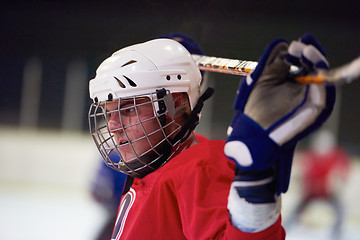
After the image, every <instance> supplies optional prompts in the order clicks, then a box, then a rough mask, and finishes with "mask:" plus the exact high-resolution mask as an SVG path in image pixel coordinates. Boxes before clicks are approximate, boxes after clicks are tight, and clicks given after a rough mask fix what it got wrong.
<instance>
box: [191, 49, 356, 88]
mask: <svg viewBox="0 0 360 240" xmlns="http://www.w3.org/2000/svg"><path fill="white" fill-rule="evenodd" d="M192 57H193V58H194V60H195V62H196V64H197V65H198V67H199V69H200V70H203V71H210V72H219V73H227V74H234V75H240V76H247V75H248V74H249V73H250V72H251V71H252V70H254V69H255V68H256V66H257V64H258V63H257V62H255V61H245V60H238V59H229V58H219V57H210V56H203V55H196V54H192ZM292 67H294V68H295V69H296V67H295V66H292ZM359 78H360V57H358V58H356V59H355V60H353V61H351V62H350V63H348V64H345V65H343V66H340V67H338V68H334V69H331V70H319V71H318V72H317V73H316V75H306V76H297V77H295V79H296V81H298V82H299V83H301V84H314V83H315V84H322V83H330V84H337V85H339V84H343V83H350V82H352V81H353V80H355V79H359Z"/></svg>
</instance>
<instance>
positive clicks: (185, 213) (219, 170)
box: [178, 141, 285, 240]
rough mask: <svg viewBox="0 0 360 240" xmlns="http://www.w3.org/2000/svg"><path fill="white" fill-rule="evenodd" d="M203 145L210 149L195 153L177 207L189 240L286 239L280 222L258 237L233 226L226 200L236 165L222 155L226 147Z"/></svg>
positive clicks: (217, 144)
mask: <svg viewBox="0 0 360 240" xmlns="http://www.w3.org/2000/svg"><path fill="white" fill-rule="evenodd" d="M215 142H216V141H215ZM201 145H207V146H203V147H201V148H200V147H199V146H198V147H197V148H196V149H194V151H192V161H196V164H194V165H192V166H193V167H192V168H191V169H187V171H186V172H184V175H185V176H184V178H183V181H182V183H181V185H180V187H179V189H178V204H179V210H180V215H181V222H182V224H183V226H182V228H183V232H184V235H185V236H186V238H187V239H194V240H195V239H197V240H198V239H244V240H246V239H259V240H260V239H261V240H280V239H284V238H285V232H284V229H283V228H282V226H281V219H280V218H279V219H278V221H277V222H276V223H275V224H274V225H272V226H271V227H270V228H268V229H266V230H264V231H261V232H258V233H246V232H242V231H240V230H238V229H237V228H235V227H233V226H232V225H231V222H230V220H229V216H228V210H227V197H228V194H229V189H230V184H231V182H232V179H233V178H234V168H235V165H234V164H233V162H231V161H230V160H228V159H227V158H226V157H225V156H224V154H223V152H222V151H219V149H223V144H219V143H216V144H214V141H210V142H207V143H206V144H205V143H203V144H201ZM189 153H190V152H189Z"/></svg>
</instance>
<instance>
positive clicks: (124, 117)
mask: <svg viewBox="0 0 360 240" xmlns="http://www.w3.org/2000/svg"><path fill="white" fill-rule="evenodd" d="M118 106H119V102H118V101H114V102H109V103H108V104H107V106H106V110H107V112H108V113H109V114H108V120H109V123H108V126H109V130H110V131H111V132H112V133H113V134H114V137H115V141H116V144H117V146H118V149H119V151H120V153H121V155H122V158H123V160H124V161H126V162H131V161H132V160H135V159H136V157H137V156H138V157H140V156H146V153H147V152H149V153H153V151H152V150H151V149H152V148H155V147H156V146H157V144H158V143H159V142H160V141H161V140H163V139H164V137H163V134H162V131H161V128H160V125H159V122H158V121H157V119H156V117H155V116H154V110H153V107H152V103H151V101H150V99H149V98H138V99H136V101H135V103H134V100H122V101H121V102H120V111H118ZM144 154H145V155H144Z"/></svg>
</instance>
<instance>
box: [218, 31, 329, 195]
mask: <svg viewBox="0 0 360 240" xmlns="http://www.w3.org/2000/svg"><path fill="white" fill-rule="evenodd" d="M290 64H293V65H297V66H298V67H300V70H301V73H302V74H309V73H312V72H314V71H315V70H316V69H318V68H327V67H328V62H327V60H326V58H325V54H324V51H323V50H322V48H321V46H320V45H319V43H318V42H317V41H316V40H315V38H314V37H312V36H311V35H305V36H303V37H302V38H301V39H299V40H298V41H293V42H292V43H291V44H290V46H289V45H288V43H287V42H286V41H285V40H283V39H277V40H275V41H273V42H272V43H271V44H270V45H269V46H268V48H267V49H266V50H265V52H264V53H263V55H262V57H261V58H260V60H259V63H258V65H257V67H256V69H255V70H254V71H253V72H252V73H251V74H249V75H248V76H247V77H246V79H245V81H243V82H242V84H241V85H240V88H239V91H238V93H237V97H236V100H235V105H234V109H235V110H236V111H237V113H236V115H235V117H234V118H233V121H232V123H231V125H230V127H229V130H228V139H227V142H226V145H225V148H224V153H225V155H226V156H227V157H228V158H230V159H231V160H233V161H234V162H235V163H236V165H237V167H238V168H239V169H240V170H241V172H244V171H245V172H246V171H252V170H256V171H267V170H268V169H270V168H273V167H275V182H276V192H277V194H280V193H281V192H286V191H287V189H288V185H289V179H290V172H291V164H292V158H293V152H294V149H295V146H296V143H297V142H298V141H299V140H300V139H302V138H304V137H305V136H307V135H308V134H310V133H311V132H313V131H314V130H315V129H317V128H318V127H320V126H321V125H322V124H323V123H324V122H325V120H326V119H327V118H328V117H329V115H330V113H331V111H332V109H333V105H334V103H335V87H333V86H325V85H314V84H313V85H302V84H299V83H297V82H296V81H295V80H294V76H293V74H291V73H290V72H289V70H290Z"/></svg>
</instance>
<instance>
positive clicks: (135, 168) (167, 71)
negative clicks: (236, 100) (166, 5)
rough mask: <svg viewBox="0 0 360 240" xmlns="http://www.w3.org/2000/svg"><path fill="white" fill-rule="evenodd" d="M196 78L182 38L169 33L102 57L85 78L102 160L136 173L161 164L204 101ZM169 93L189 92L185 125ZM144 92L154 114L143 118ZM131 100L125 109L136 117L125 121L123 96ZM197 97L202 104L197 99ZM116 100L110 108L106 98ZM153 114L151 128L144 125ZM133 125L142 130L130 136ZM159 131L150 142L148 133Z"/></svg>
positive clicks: (193, 122) (187, 130)
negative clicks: (115, 122) (114, 120)
mask: <svg viewBox="0 0 360 240" xmlns="http://www.w3.org/2000/svg"><path fill="white" fill-rule="evenodd" d="M200 82H201V74H200V71H199V69H198V67H197V65H196V64H195V62H194V60H193V59H192V57H191V55H190V53H189V52H188V51H187V50H186V49H185V48H184V47H183V46H182V45H181V44H180V43H178V42H177V41H174V40H170V39H156V40H151V41H148V42H145V43H141V44H136V45H133V46H129V47H126V48H123V49H121V50H119V51H117V52H115V53H114V54H113V55H112V56H111V57H109V58H108V59H106V60H105V61H104V62H102V63H101V64H100V66H99V68H98V69H97V71H96V76H95V78H94V79H92V80H90V83H89V92H90V97H91V98H92V99H93V104H92V105H91V106H90V110H89V127H90V132H91V134H92V137H93V139H94V141H95V144H96V145H97V147H98V149H99V151H100V154H101V155H102V156H103V158H104V160H105V163H106V164H107V165H108V166H109V167H111V168H113V169H115V170H118V171H120V172H123V173H126V174H128V175H130V176H132V177H138V178H141V177H144V176H146V175H147V174H148V173H150V172H152V171H154V170H156V169H157V168H159V167H161V166H162V165H163V164H165V163H166V162H167V161H168V160H169V159H170V158H171V156H172V155H173V154H175V152H176V150H177V149H179V147H180V145H181V143H182V142H183V141H184V139H186V138H187V137H188V134H189V133H191V131H192V130H193V129H194V127H195V126H196V124H197V122H198V118H197V116H198V113H199V112H200V110H201V107H202V97H200V96H199V94H200ZM171 93H187V95H188V99H189V103H190V108H191V110H192V112H191V114H190V115H189V119H188V120H187V122H186V124H184V126H185V125H186V126H185V127H184V126H181V125H179V124H178V123H177V122H176V121H175V119H174V112H175V109H174V102H173V99H172V94H171ZM144 98H146V99H148V100H149V101H146V102H145V104H150V105H151V106H152V109H153V115H151V116H149V117H148V118H147V119H142V117H140V115H139V114H138V112H139V111H140V110H139V109H140V108H141V106H144V103H141V104H138V102H137V99H144ZM199 98H200V100H199ZM129 100H130V101H132V105H131V106H130V107H127V109H125V110H129V108H131V111H132V112H133V113H136V114H137V117H136V118H135V119H136V120H135V123H132V125H130V126H126V124H125V123H124V121H123V119H122V115H123V114H122V113H121V112H122V111H124V109H123V108H122V106H123V104H122V102H124V101H129ZM198 100H199V102H200V104H199V103H198V104H197V102H198ZM114 102H117V106H118V107H117V109H112V110H109V109H108V108H107V104H114ZM195 106H196V107H195ZM194 108H195V109H194ZM112 114H115V115H116V116H117V118H118V119H119V127H118V128H117V129H112V128H110V127H109V123H110V121H111V115H112ZM153 120H156V121H155V125H157V127H156V129H155V130H154V129H152V130H151V131H150V130H148V129H147V128H146V127H145V125H146V123H148V122H150V121H153ZM153 122H154V121H153ZM136 126H138V127H139V128H140V129H142V130H141V131H142V132H143V133H142V134H141V136H136V137H133V136H131V134H130V133H129V132H131V128H135V127H136ZM169 129H171V130H169ZM119 133H121V135H122V136H121V138H122V139H121V141H119V140H116V135H117V134H118V135H119ZM159 134H161V135H162V137H161V138H157V140H156V141H157V142H154V141H153V140H152V139H154V136H155V135H159ZM139 145H141V146H142V147H141V148H142V150H141V151H138V149H139V148H138V146H139ZM144 146H145V147H144ZM124 148H127V149H128V150H129V149H130V151H132V154H130V155H131V157H125V155H126V154H127V153H124V151H123V153H122V151H121V150H120V149H122V150H123V149H124ZM124 154H125V155H124ZM129 158H130V159H129Z"/></svg>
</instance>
